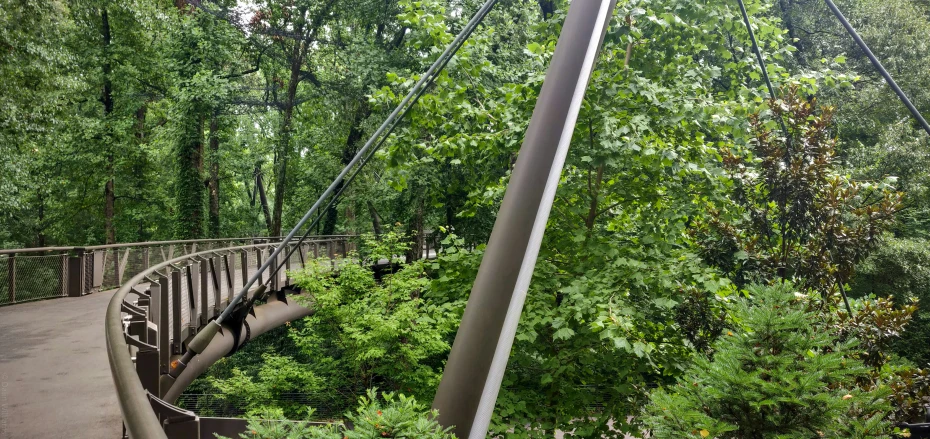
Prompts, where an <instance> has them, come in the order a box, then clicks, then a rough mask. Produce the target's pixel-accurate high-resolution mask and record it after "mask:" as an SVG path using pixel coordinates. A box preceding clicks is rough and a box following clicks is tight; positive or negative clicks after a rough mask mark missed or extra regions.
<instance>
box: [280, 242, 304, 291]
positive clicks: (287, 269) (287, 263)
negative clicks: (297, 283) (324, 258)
mask: <svg viewBox="0 0 930 439" xmlns="http://www.w3.org/2000/svg"><path fill="white" fill-rule="evenodd" d="M297 249H298V251H299V250H300V246H297ZM287 253H288V252H285V255H286V254H287ZM290 271H291V258H290V257H287V260H285V261H284V284H285V285H290V284H291V277H290V275H289V274H290Z"/></svg>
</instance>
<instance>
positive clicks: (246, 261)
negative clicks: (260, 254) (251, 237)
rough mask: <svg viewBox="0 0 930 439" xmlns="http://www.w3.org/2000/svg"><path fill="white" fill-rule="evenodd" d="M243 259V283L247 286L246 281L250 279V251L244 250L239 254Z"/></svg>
mask: <svg viewBox="0 0 930 439" xmlns="http://www.w3.org/2000/svg"><path fill="white" fill-rule="evenodd" d="M239 256H240V257H241V259H242V270H240V271H242V285H243V286H245V283H246V282H248V281H249V251H248V250H242V253H240V254H239Z"/></svg>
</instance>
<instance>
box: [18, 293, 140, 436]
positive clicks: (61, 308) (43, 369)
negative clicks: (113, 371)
mask: <svg viewBox="0 0 930 439" xmlns="http://www.w3.org/2000/svg"><path fill="white" fill-rule="evenodd" d="M114 292H115V290H114V291H107V292H100V293H94V294H91V295H88V296H84V297H76V298H71V297H64V298H60V299H51V300H44V301H40V302H30V303H23V304H18V305H11V306H4V307H0V439H45V438H49V439H58V438H75V439H80V438H94V439H97V438H100V439H109V438H119V437H120V434H121V433H122V424H121V419H120V412H119V406H118V404H117V400H116V392H115V391H114V388H113V381H112V379H111V378H110V367H109V364H108V362H107V350H106V344H105V342H104V336H103V334H104V332H103V317H104V314H105V312H106V309H107V302H109V300H110V297H111V296H112V295H113V293H114Z"/></svg>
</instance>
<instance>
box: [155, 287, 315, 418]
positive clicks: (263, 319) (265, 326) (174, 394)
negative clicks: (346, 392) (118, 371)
mask: <svg viewBox="0 0 930 439" xmlns="http://www.w3.org/2000/svg"><path fill="white" fill-rule="evenodd" d="M272 297H274V296H272ZM254 310H255V315H252V314H249V315H248V317H246V319H245V323H246V324H247V325H248V330H246V327H245V325H243V326H242V330H241V331H239V342H238V343H233V331H232V330H231V329H230V327H229V325H228V324H224V325H222V330H221V331H220V332H219V333H218V334H217V335H216V336H215V337H213V341H212V342H210V344H209V345H207V347H206V348H204V350H203V352H201V353H200V354H199V355H197V356H196V357H194V358H193V359H192V360H191V362H190V364H188V365H187V367H186V368H185V369H184V371H183V372H181V374H180V375H179V376H178V377H177V378H176V379H175V381H174V384H172V385H171V388H170V389H168V391H167V393H165V396H164V398H162V399H164V400H165V401H167V402H169V403H172V404H174V402H175V400H177V399H178V397H179V396H181V392H183V391H184V389H186V388H187V386H189V385H190V383H192V382H193V381H194V380H195V379H197V377H199V376H200V375H201V374H203V373H204V371H206V370H207V368H208V367H210V366H212V365H213V363H216V362H217V361H219V359H221V358H223V357H225V356H226V355H227V354H229V352H230V351H231V350H232V349H233V346H242V345H243V344H245V343H246V342H247V341H248V340H246V336H248V337H249V338H250V339H254V338H255V337H258V336H259V335H261V334H264V333H266V332H268V331H270V330H272V329H274V328H277V327H278V326H281V325H283V324H285V323H287V322H292V321H295V320H299V319H301V318H304V317H307V316H309V315H312V314H313V310H311V309H309V308H305V307H303V306H301V305H298V304H297V301H296V300H290V301H288V302H281V301H278V300H270V301H269V302H268V303H266V304H264V305H261V306H256V307H255V308H254Z"/></svg>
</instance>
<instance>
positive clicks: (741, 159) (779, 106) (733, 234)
mask: <svg viewBox="0 0 930 439" xmlns="http://www.w3.org/2000/svg"><path fill="white" fill-rule="evenodd" d="M770 106H771V109H772V111H771V120H765V119H763V117H762V116H761V115H754V116H752V117H751V123H752V132H753V134H754V136H755V139H754V141H753V143H752V145H751V149H750V150H746V151H740V150H734V149H724V150H722V151H721V154H722V156H723V160H724V166H725V168H726V170H727V172H728V176H729V177H730V179H731V181H732V189H731V191H732V192H731V193H732V199H733V203H734V205H735V206H734V207H736V209H735V210H734V211H733V212H732V213H731V214H729V215H727V214H725V213H721V212H720V211H719V210H716V211H713V212H712V215H711V218H710V219H709V220H708V221H706V222H702V223H699V225H698V227H697V229H696V231H695V234H696V236H697V237H698V239H699V240H700V242H701V243H702V245H703V246H704V253H703V255H704V257H705V259H706V260H707V261H708V262H709V263H710V264H712V265H714V266H716V267H720V269H722V270H723V271H724V272H726V273H728V274H729V275H730V276H732V278H733V279H734V281H735V282H736V283H737V285H740V286H743V285H747V284H748V283H750V282H768V281H772V280H782V281H785V280H794V281H796V282H798V284H799V285H800V286H802V287H803V288H811V289H814V290H816V291H818V292H820V294H821V295H822V296H823V297H824V298H828V297H836V296H835V295H836V293H838V292H840V291H841V290H842V289H843V288H844V285H845V284H846V283H847V282H848V281H849V280H850V279H851V278H852V275H853V272H854V270H855V266H856V264H857V263H859V262H860V261H862V260H863V259H865V257H866V256H867V255H868V253H869V252H870V251H871V250H872V249H874V248H875V247H876V245H877V244H878V240H879V238H880V237H881V234H882V233H883V232H884V231H886V230H888V229H889V228H890V227H891V225H892V224H893V223H894V219H895V213H896V212H897V211H898V210H900V209H901V194H900V193H898V192H895V191H894V190H893V188H892V187H891V186H890V185H888V184H883V183H869V182H861V181H855V180H851V179H849V178H848V177H846V176H843V175H841V174H839V173H838V172H837V170H836V165H835V164H834V157H835V148H836V140H835V139H834V138H832V137H831V135H830V126H831V125H830V124H831V120H832V119H831V118H832V114H833V109H831V108H829V107H828V108H818V106H817V102H816V99H814V98H809V99H808V98H804V97H803V96H801V94H800V93H799V91H798V89H797V88H790V89H788V90H787V92H786V93H785V94H784V97H783V98H782V99H780V100H773V101H771V102H770ZM779 119H781V120H784V121H785V123H786V125H787V130H788V138H787V139H786V138H784V137H781V136H780V133H779V131H777V130H776V127H777V126H778V123H777V122H775V121H777V120H779Z"/></svg>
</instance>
